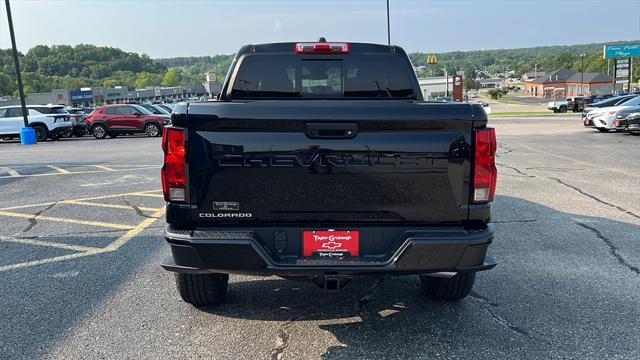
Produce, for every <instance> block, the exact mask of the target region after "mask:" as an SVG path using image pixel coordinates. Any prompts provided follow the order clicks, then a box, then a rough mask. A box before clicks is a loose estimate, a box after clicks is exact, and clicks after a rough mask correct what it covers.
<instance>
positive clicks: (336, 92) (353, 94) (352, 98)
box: [162, 39, 497, 306]
mask: <svg viewBox="0 0 640 360" xmlns="http://www.w3.org/2000/svg"><path fill="white" fill-rule="evenodd" d="M321 40H322V39H321ZM162 146H163V151H164V165H163V168H162V186H163V192H164V196H165V199H166V201H167V205H166V210H167V212H166V220H167V226H166V228H165V233H164V236H165V239H166V241H167V242H168V244H169V246H170V247H171V253H172V256H171V257H169V258H168V259H167V260H165V262H164V263H163V264H162V266H163V267H164V269H166V270H169V271H173V272H175V273H176V284H177V288H178V292H179V294H180V295H181V297H182V299H183V300H184V301H186V302H188V303H191V304H193V305H195V306H204V305H211V304H218V303H220V302H222V301H223V300H224V298H225V295H226V291H227V286H228V280H229V274H250V275H259V276H262V275H264V276H271V275H276V276H280V277H283V278H287V279H294V280H307V281H309V280H310V281H313V282H315V283H316V284H317V285H318V286H320V287H321V288H323V289H324V290H325V291H327V292H336V291H338V290H339V289H341V288H342V287H343V286H344V285H345V284H346V283H348V282H349V281H350V280H352V279H353V278H357V277H358V276H365V275H382V274H391V275H419V278H420V280H421V284H422V287H423V289H424V290H425V292H426V295H427V296H429V297H431V298H434V299H441V300H450V301H455V300H459V299H462V298H464V297H466V296H467V295H468V294H469V292H470V291H471V287H472V286H473V283H474V280H475V274H476V272H478V271H481V270H487V269H490V268H492V267H494V266H495V264H496V263H495V261H494V260H493V259H492V258H491V257H489V256H487V255H486V253H487V248H488V246H489V244H490V243H491V242H492V240H493V238H494V234H493V231H492V228H491V226H490V225H489V222H490V220H491V202H492V201H493V199H494V194H495V188H496V176H497V172H496V166H495V162H494V155H495V151H496V137H495V132H494V129H493V128H490V127H487V116H486V114H485V112H484V110H483V109H482V106H480V105H473V104H461V103H430V102H425V101H424V100H423V97H422V94H421V91H420V87H419V85H418V81H417V79H416V76H415V73H414V71H413V69H412V65H411V63H410V61H409V59H408V57H407V55H406V53H405V52H404V50H402V49H401V48H400V47H397V46H385V45H375V44H364V43H335V42H333V43H331V42H326V41H320V42H315V43H313V42H312V43H274V44H262V45H247V46H244V47H242V48H241V49H240V50H239V51H238V53H237V54H236V55H235V58H234V60H233V62H232V64H231V66H230V70H229V72H228V74H227V77H226V80H225V82H224V85H223V88H222V91H221V93H220V95H219V96H218V98H217V99H216V101H211V102H195V103H181V104H178V105H177V106H176V107H175V109H174V110H173V114H172V124H171V125H170V126H167V127H165V131H164V133H163V145H162Z"/></svg>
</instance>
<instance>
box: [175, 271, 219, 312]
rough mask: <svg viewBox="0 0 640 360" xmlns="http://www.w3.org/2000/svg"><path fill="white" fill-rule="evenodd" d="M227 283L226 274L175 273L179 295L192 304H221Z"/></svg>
mask: <svg viewBox="0 0 640 360" xmlns="http://www.w3.org/2000/svg"><path fill="white" fill-rule="evenodd" d="M228 285H229V275H228V274H183V273H178V274H176V287H177V288H178V293H179V294H180V297H182V300H184V301H185V302H188V303H189V304H191V305H193V306H205V305H218V304H221V303H222V302H224V299H225V297H226V296H227V287H228Z"/></svg>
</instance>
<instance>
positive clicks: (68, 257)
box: [0, 250, 104, 272]
mask: <svg viewBox="0 0 640 360" xmlns="http://www.w3.org/2000/svg"><path fill="white" fill-rule="evenodd" d="M102 252H104V251H102V250H96V251H83V252H77V253H74V254H69V255H62V256H56V257H52V258H47V259H40V260H33V261H27V262H23V263H18V264H11V265H4V266H0V272H2V271H8V270H15V269H22V268H28V267H32V266H36V265H42V264H47V263H52V262H58V261H63V260H71V259H77V258H81V257H85V256H89V255H95V254H99V253H102Z"/></svg>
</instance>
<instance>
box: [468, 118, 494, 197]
mask: <svg viewBox="0 0 640 360" xmlns="http://www.w3.org/2000/svg"><path fill="white" fill-rule="evenodd" d="M475 136H476V138H475V140H476V153H475V160H474V172H473V202H474V203H486V202H491V201H493V198H494V196H495V194H496V181H497V180H498V170H497V169H496V161H495V160H496V159H495V155H496V148H497V142H496V131H495V129H493V128H486V129H480V130H476V131H475Z"/></svg>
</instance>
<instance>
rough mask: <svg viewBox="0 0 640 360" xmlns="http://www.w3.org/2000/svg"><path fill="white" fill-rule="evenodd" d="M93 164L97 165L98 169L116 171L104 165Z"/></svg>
mask: <svg viewBox="0 0 640 360" xmlns="http://www.w3.org/2000/svg"><path fill="white" fill-rule="evenodd" d="M92 166H94V167H97V168H98V169H102V170H106V171H116V170H115V169H112V168H110V167H107V166H104V165H92Z"/></svg>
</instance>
